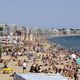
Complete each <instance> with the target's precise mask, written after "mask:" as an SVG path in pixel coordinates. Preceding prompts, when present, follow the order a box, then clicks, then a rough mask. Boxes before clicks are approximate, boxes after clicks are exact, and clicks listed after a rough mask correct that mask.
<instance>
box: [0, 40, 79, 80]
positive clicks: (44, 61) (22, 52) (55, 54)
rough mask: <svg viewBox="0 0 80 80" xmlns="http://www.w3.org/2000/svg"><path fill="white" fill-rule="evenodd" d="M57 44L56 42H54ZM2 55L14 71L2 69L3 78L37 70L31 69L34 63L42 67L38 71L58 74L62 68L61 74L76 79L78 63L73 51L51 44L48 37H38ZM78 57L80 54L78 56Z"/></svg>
mask: <svg viewBox="0 0 80 80" xmlns="http://www.w3.org/2000/svg"><path fill="white" fill-rule="evenodd" d="M54 44H55V43H54ZM4 53H5V54H6V55H4V56H2V58H1V59H2V60H3V63H5V62H6V64H7V67H8V68H12V69H13V72H12V73H9V74H6V73H5V74H3V72H2V70H1V71H0V79H1V80H5V78H6V80H13V77H11V76H10V75H12V74H13V73H14V72H16V73H17V74H18V73H20V74H27V73H33V72H35V73H36V71H35V70H33V71H30V69H31V66H32V65H36V64H37V66H38V67H40V69H39V71H38V73H44V74H46V73H47V74H48V73H52V74H57V73H59V72H58V71H59V70H61V72H60V74H61V75H63V76H65V77H67V78H68V79H69V80H74V74H75V71H76V69H77V65H76V63H75V61H74V59H72V58H71V57H70V56H71V54H72V52H71V51H70V50H65V49H63V48H62V47H60V46H58V45H53V44H51V43H50V42H49V41H48V40H47V39H37V40H35V41H32V42H28V44H27V45H26V46H24V45H22V47H19V48H18V49H13V50H11V52H8V54H7V53H6V52H5V51H4ZM77 57H78V56H77ZM24 60H25V61H26V64H27V66H26V70H25V71H24V72H23V66H22V64H23V63H24Z"/></svg>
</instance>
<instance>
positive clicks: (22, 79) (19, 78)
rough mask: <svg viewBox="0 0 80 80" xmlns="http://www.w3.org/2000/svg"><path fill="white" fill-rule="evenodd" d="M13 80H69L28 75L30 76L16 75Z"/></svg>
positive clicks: (50, 76) (52, 76) (44, 75)
mask: <svg viewBox="0 0 80 80" xmlns="http://www.w3.org/2000/svg"><path fill="white" fill-rule="evenodd" d="M13 80H68V79H67V78H66V77H63V76H61V75H53V74H51V75H50V74H49V75H48V74H42V73H28V74H16V76H15V77H14V79H13Z"/></svg>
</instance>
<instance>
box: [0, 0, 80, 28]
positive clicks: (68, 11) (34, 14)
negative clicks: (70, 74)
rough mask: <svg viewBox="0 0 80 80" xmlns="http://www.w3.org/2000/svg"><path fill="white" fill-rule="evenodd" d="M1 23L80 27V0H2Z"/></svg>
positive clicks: (44, 26)
mask: <svg viewBox="0 0 80 80" xmlns="http://www.w3.org/2000/svg"><path fill="white" fill-rule="evenodd" d="M0 23H6V24H16V25H23V26H31V27H42V28H49V27H53V28H80V0H0Z"/></svg>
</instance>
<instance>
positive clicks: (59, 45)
mask: <svg viewBox="0 0 80 80" xmlns="http://www.w3.org/2000/svg"><path fill="white" fill-rule="evenodd" d="M70 36H71V37H72V36H80V34H79V35H76V34H73V35H56V36H52V37H50V38H48V39H47V40H48V42H49V43H50V44H51V45H53V46H54V45H56V46H57V47H60V48H63V49H66V50H69V49H70V50H71V51H73V52H76V54H77V53H79V52H80V51H79V50H77V49H75V48H68V47H65V46H63V45H61V44H59V43H57V42H55V41H51V40H50V39H55V38H63V37H70Z"/></svg>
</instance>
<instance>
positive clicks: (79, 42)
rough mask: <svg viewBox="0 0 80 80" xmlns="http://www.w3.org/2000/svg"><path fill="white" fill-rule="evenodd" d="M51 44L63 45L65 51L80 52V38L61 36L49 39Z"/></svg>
mask: <svg viewBox="0 0 80 80" xmlns="http://www.w3.org/2000/svg"><path fill="white" fill-rule="evenodd" d="M49 41H50V42H53V43H56V44H59V45H61V47H63V48H65V49H72V50H73V51H76V52H80V36H61V37H60V36H59V37H51V38H49Z"/></svg>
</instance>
